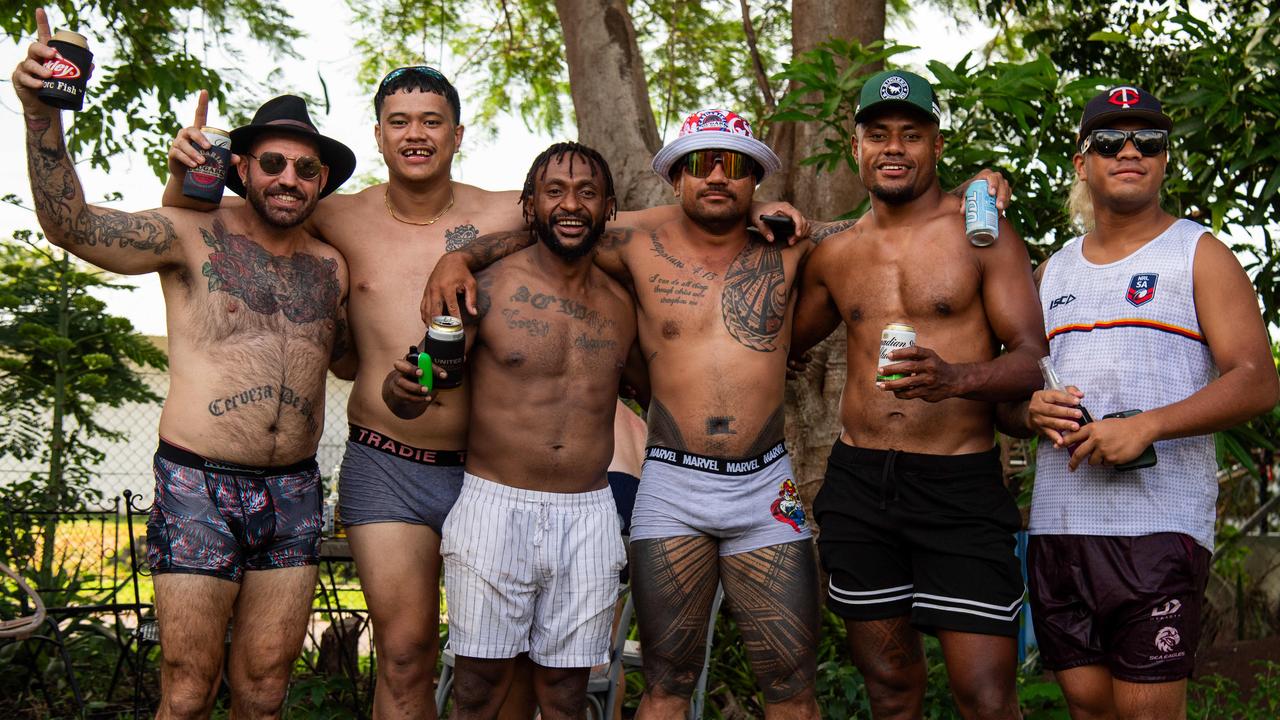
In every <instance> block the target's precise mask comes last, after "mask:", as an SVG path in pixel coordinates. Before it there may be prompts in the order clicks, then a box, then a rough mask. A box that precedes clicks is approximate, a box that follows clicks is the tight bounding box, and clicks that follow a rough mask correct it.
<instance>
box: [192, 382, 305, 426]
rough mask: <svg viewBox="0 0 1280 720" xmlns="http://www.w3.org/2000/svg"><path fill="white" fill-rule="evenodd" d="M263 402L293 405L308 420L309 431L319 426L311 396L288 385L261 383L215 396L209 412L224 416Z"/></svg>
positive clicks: (213, 414) (282, 406)
mask: <svg viewBox="0 0 1280 720" xmlns="http://www.w3.org/2000/svg"><path fill="white" fill-rule="evenodd" d="M263 402H274V403H276V404H277V406H278V407H279V408H286V407H291V408H293V409H294V410H297V411H298V414H299V415H301V416H302V419H303V420H304V421H305V422H306V424H307V430H308V431H309V432H315V431H316V429H317V428H318V427H319V425H318V423H317V422H316V418H315V407H314V406H313V405H312V403H311V398H308V397H305V396H303V395H302V394H300V393H299V392H298V391H297V390H294V389H293V388H291V387H289V386H288V385H259V386H257V387H251V388H245V389H244V390H241V391H240V392H238V393H235V394H232V395H228V396H226V397H221V398H214V399H213V400H211V401H210V402H209V414H210V415H212V416H214V417H222V416H224V415H226V414H228V413H232V412H235V411H237V410H241V409H244V408H246V407H248V406H250V405H257V404H259V403H263Z"/></svg>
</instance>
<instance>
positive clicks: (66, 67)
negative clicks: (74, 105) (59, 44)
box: [44, 50, 80, 80]
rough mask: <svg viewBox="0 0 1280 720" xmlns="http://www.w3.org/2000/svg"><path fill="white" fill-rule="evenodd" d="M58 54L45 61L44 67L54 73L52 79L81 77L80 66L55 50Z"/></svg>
mask: <svg viewBox="0 0 1280 720" xmlns="http://www.w3.org/2000/svg"><path fill="white" fill-rule="evenodd" d="M54 52H55V53H56V54H55V55H54V56H53V57H51V58H49V59H48V60H46V61H45V63H44V67H45V69H46V70H48V71H49V72H51V73H53V76H52V77H50V78H49V79H50V80H74V79H76V78H78V77H80V68H78V67H76V64H75V63H73V62H71V61H70V60H68V59H66V58H64V57H62V53H59V52H57V51H56V50H55V51H54Z"/></svg>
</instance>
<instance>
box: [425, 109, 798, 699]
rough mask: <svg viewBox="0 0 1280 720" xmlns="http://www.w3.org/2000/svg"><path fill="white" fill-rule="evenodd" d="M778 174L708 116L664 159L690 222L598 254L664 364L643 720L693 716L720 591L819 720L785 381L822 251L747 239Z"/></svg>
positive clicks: (646, 500)
mask: <svg viewBox="0 0 1280 720" xmlns="http://www.w3.org/2000/svg"><path fill="white" fill-rule="evenodd" d="M779 167H780V162H779V161H778V158H777V156H776V155H774V153H773V151H772V150H770V149H769V148H768V146H766V145H765V144H764V143H762V142H760V141H758V140H756V139H755V138H753V137H752V136H751V130H750V126H749V125H748V124H747V122H746V121H745V120H744V119H742V118H741V117H739V116H738V115H736V114H734V113H731V112H726V111H723V110H704V111H700V112H697V113H695V114H693V115H692V116H690V117H689V118H688V119H687V120H686V121H685V123H684V127H683V128H682V129H681V132H680V137H679V138H678V139H677V140H675V141H673V142H672V143H671V144H669V145H668V146H667V147H666V148H664V149H663V150H662V151H660V152H659V153H658V154H657V155H656V156H655V157H654V169H655V171H656V172H657V173H658V174H659V176H660V177H662V178H663V179H664V180H666V181H667V182H669V183H671V184H672V187H673V190H674V192H675V194H676V196H677V197H678V198H679V206H678V207H679V209H680V212H679V214H678V215H677V216H676V217H675V218H673V219H672V220H670V221H668V222H665V223H662V224H661V225H660V226H658V227H657V229H656V230H653V231H635V230H610V231H609V232H608V233H606V235H605V237H604V239H603V240H602V241H601V244H600V248H599V250H598V251H597V253H596V262H597V264H599V265H600V266H601V267H602V268H603V269H605V270H606V271H608V272H609V273H610V274H611V275H613V276H614V277H615V278H618V279H619V280H620V281H622V282H623V283H624V284H625V285H626V286H627V287H628V288H629V289H630V290H631V292H632V293H633V295H634V296H635V298H636V302H637V306H638V313H639V316H638V320H639V339H640V346H641V349H642V350H643V352H644V356H645V358H646V359H647V360H648V363H649V366H650V368H651V374H650V385H651V389H652V400H651V403H650V406H649V445H650V447H649V450H648V451H647V461H646V462H645V466H644V471H643V474H642V481H641V484H640V490H639V493H638V495H637V498H636V505H635V511H634V515H633V517H632V528H631V540H632V542H631V559H632V568H631V571H632V577H633V578H634V579H635V581H634V583H633V588H634V597H635V602H636V609H637V612H638V613H639V619H640V628H641V642H642V644H643V646H644V664H645V668H644V670H645V677H646V678H647V681H648V683H647V685H648V689H647V691H646V694H645V697H644V700H643V701H642V703H641V707H640V717H664V718H665V717H676V716H679V715H682V714H683V712H684V708H686V707H687V705H688V702H689V698H690V696H691V694H692V692H693V688H694V684H695V682H696V680H697V677H698V674H699V671H700V669H701V666H702V659H703V652H702V647H703V642H704V638H705V628H706V624H707V621H708V615H709V613H710V607H711V601H712V598H713V596H714V594H715V591H716V584H717V583H718V582H723V584H724V587H725V592H726V594H727V595H728V597H729V598H730V606H731V608H732V609H733V612H734V618H735V619H736V620H737V622H738V625H739V627H740V628H742V633H743V637H744V639H745V642H746V646H747V650H748V653H749V655H750V657H751V660H752V665H753V668H754V669H755V672H756V675H757V678H758V680H759V682H760V684H761V686H762V687H763V688H764V695H765V699H766V702H767V703H768V713H769V716H770V717H811V718H816V717H818V707H817V704H816V702H815V701H814V697H813V679H814V674H815V670H816V665H815V660H814V652H815V647H816V637H817V603H816V598H815V597H814V593H813V588H814V585H815V568H814V566H813V561H812V552H811V549H810V541H809V538H810V533H809V530H808V527H807V526H806V524H805V519H804V510H803V508H802V507H800V506H799V504H798V503H788V504H787V507H788V508H790V511H789V512H782V511H781V510H779V509H777V508H781V507H782V503H783V501H789V500H794V499H796V498H795V487H794V483H793V482H792V478H791V474H790V463H789V461H788V460H787V457H786V450H785V446H784V445H783V444H782V432H783V411H782V403H783V385H784V376H785V365H786V356H787V352H786V351H787V348H788V345H789V342H790V331H791V327H790V307H791V302H792V299H793V293H792V285H793V283H794V281H795V278H796V272H797V268H798V266H799V264H800V262H801V260H802V259H803V257H804V256H805V255H806V254H807V253H808V252H809V251H810V248H812V247H813V246H814V245H813V243H810V242H803V243H800V244H796V245H792V246H788V247H779V246H776V245H772V244H770V243H768V242H765V241H764V240H763V239H760V238H752V237H751V236H750V235H749V234H748V232H747V216H748V212H749V210H750V209H751V201H752V196H753V194H754V191H755V186H756V184H757V183H758V182H759V181H760V180H762V179H763V178H764V177H765V176H767V175H768V174H770V173H772V172H774V171H776V170H777V169H778V168H779ZM803 233H804V228H802V229H801V234H803ZM524 242H527V241H525V240H524V239H523V238H519V237H514V236H509V237H496V238H491V239H488V240H486V241H484V242H481V243H477V244H473V245H471V246H469V247H467V248H464V249H462V250H460V251H459V252H457V253H451V254H450V255H448V256H446V258H445V259H444V260H442V261H441V264H440V266H439V267H438V268H437V271H436V274H435V275H433V277H432V285H431V286H430V287H429V288H428V291H427V294H426V296H425V297H424V303H423V304H424V313H436V312H438V311H439V308H441V307H443V306H450V307H456V303H457V299H456V297H453V295H454V292H453V291H454V290H456V289H457V288H458V287H460V286H461V287H470V284H469V281H468V280H467V279H466V275H467V273H466V267H465V266H472V267H473V268H477V269H478V267H479V266H480V265H481V264H482V262H484V261H491V260H492V258H493V257H494V256H495V255H497V254H500V253H501V252H503V251H509V250H510V247H512V246H518V245H520V244H523V243H524ZM459 278H462V279H459ZM473 437H474V436H473ZM691 500H692V501H691Z"/></svg>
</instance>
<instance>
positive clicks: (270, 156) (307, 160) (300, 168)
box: [245, 152, 324, 180]
mask: <svg viewBox="0 0 1280 720" xmlns="http://www.w3.org/2000/svg"><path fill="white" fill-rule="evenodd" d="M245 155H246V156H248V157H251V158H254V159H255V160H257V161H258V167H260V168H262V172H264V173H266V174H268V175H279V174H280V173H282V172H284V169H285V166H286V165H288V164H289V161H290V160H292V161H293V170H294V172H296V173H298V177H300V178H302V179H303V180H315V179H316V178H317V177H319V176H320V169H321V168H323V167H324V163H322V162H320V158H318V157H316V156H314V155H301V156H299V157H296V158H291V157H286V156H285V155H284V154H283V153H278V152H264V153H262V154H261V155H253V154H251V153H245Z"/></svg>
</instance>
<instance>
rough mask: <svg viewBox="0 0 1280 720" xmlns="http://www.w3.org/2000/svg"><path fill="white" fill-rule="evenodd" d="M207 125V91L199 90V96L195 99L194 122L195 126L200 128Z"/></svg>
mask: <svg viewBox="0 0 1280 720" xmlns="http://www.w3.org/2000/svg"><path fill="white" fill-rule="evenodd" d="M208 123H209V91H208V90H201V91H200V95H199V96H198V97H196V121H195V126H196V127H197V128H202V127H204V126H205V125H207V124H208Z"/></svg>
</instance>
